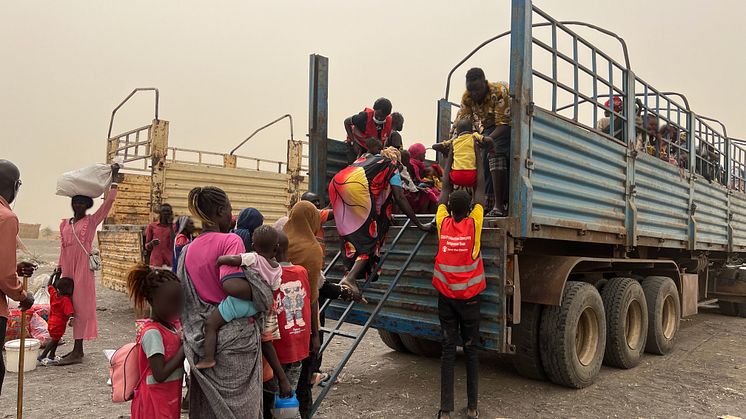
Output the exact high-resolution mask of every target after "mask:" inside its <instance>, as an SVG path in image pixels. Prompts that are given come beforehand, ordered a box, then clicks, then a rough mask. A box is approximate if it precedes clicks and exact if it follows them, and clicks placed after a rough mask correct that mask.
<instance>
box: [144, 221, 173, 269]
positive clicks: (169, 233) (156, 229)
mask: <svg viewBox="0 0 746 419" xmlns="http://www.w3.org/2000/svg"><path fill="white" fill-rule="evenodd" d="M153 239H158V240H160V241H161V242H160V243H159V244H158V245H157V246H153V250H151V251H150V266H158V267H160V266H171V263H172V262H173V259H174V229H173V227H172V226H171V225H163V224H160V223H158V222H155V223H150V224H148V228H147V229H146V230H145V243H150V242H151V241H152V240H153Z"/></svg>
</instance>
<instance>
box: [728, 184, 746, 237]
mask: <svg viewBox="0 0 746 419" xmlns="http://www.w3.org/2000/svg"><path fill="white" fill-rule="evenodd" d="M730 211H731V214H732V215H733V220H732V221H731V226H732V227H733V247H734V250H741V251H742V250H743V249H744V248H745V247H746V196H744V195H743V194H742V193H738V192H736V193H734V194H733V195H731V196H730Z"/></svg>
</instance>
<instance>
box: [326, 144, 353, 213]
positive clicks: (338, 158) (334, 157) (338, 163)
mask: <svg viewBox="0 0 746 419" xmlns="http://www.w3.org/2000/svg"><path fill="white" fill-rule="evenodd" d="M326 147H327V153H326V185H329V184H330V183H331V182H332V178H333V177H334V175H336V174H337V173H339V171H341V170H342V169H344V168H345V167H347V165H348V163H347V162H348V161H349V160H350V159H351V158H352V156H350V155H349V150H350V149H349V147H348V146H347V144H346V143H345V142H344V141H339V140H332V139H329V141H328V142H327V145H326ZM324 196H326V198H327V200H326V202H329V200H328V199H329V191H328V190H324Z"/></svg>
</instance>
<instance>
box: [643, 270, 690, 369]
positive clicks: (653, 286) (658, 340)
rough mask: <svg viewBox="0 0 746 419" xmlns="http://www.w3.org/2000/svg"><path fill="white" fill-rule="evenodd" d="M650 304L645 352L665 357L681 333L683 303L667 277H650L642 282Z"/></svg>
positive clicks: (646, 298)
mask: <svg viewBox="0 0 746 419" xmlns="http://www.w3.org/2000/svg"><path fill="white" fill-rule="evenodd" d="M642 290H643V291H644V292H645V300H647V304H648V338H647V344H646V345H645V351H646V352H648V353H651V354H657V355H665V354H667V353H669V352H671V350H672V349H673V346H674V342H675V340H676V333H677V332H678V331H679V318H680V317H681V302H680V301H679V292H678V290H677V289H676V284H674V282H673V280H672V279H671V278H669V277H666V276H649V277H647V278H645V280H644V281H642Z"/></svg>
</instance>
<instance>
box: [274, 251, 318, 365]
mask: <svg viewBox="0 0 746 419" xmlns="http://www.w3.org/2000/svg"><path fill="white" fill-rule="evenodd" d="M281 265H282V284H281V285H280V289H278V290H277V291H275V293H274V295H275V309H276V310H277V321H278V324H279V326H280V340H276V341H273V342H272V343H273V344H274V346H275V352H277V358H279V359H280V363H281V364H283V365H284V364H292V363H293V362H300V361H302V360H304V359H306V358H307V357H308V347H309V342H310V340H311V299H310V295H311V290H310V286H309V284H308V273H307V272H306V268H304V267H302V266H296V265H292V264H284V263H283V264H281Z"/></svg>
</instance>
